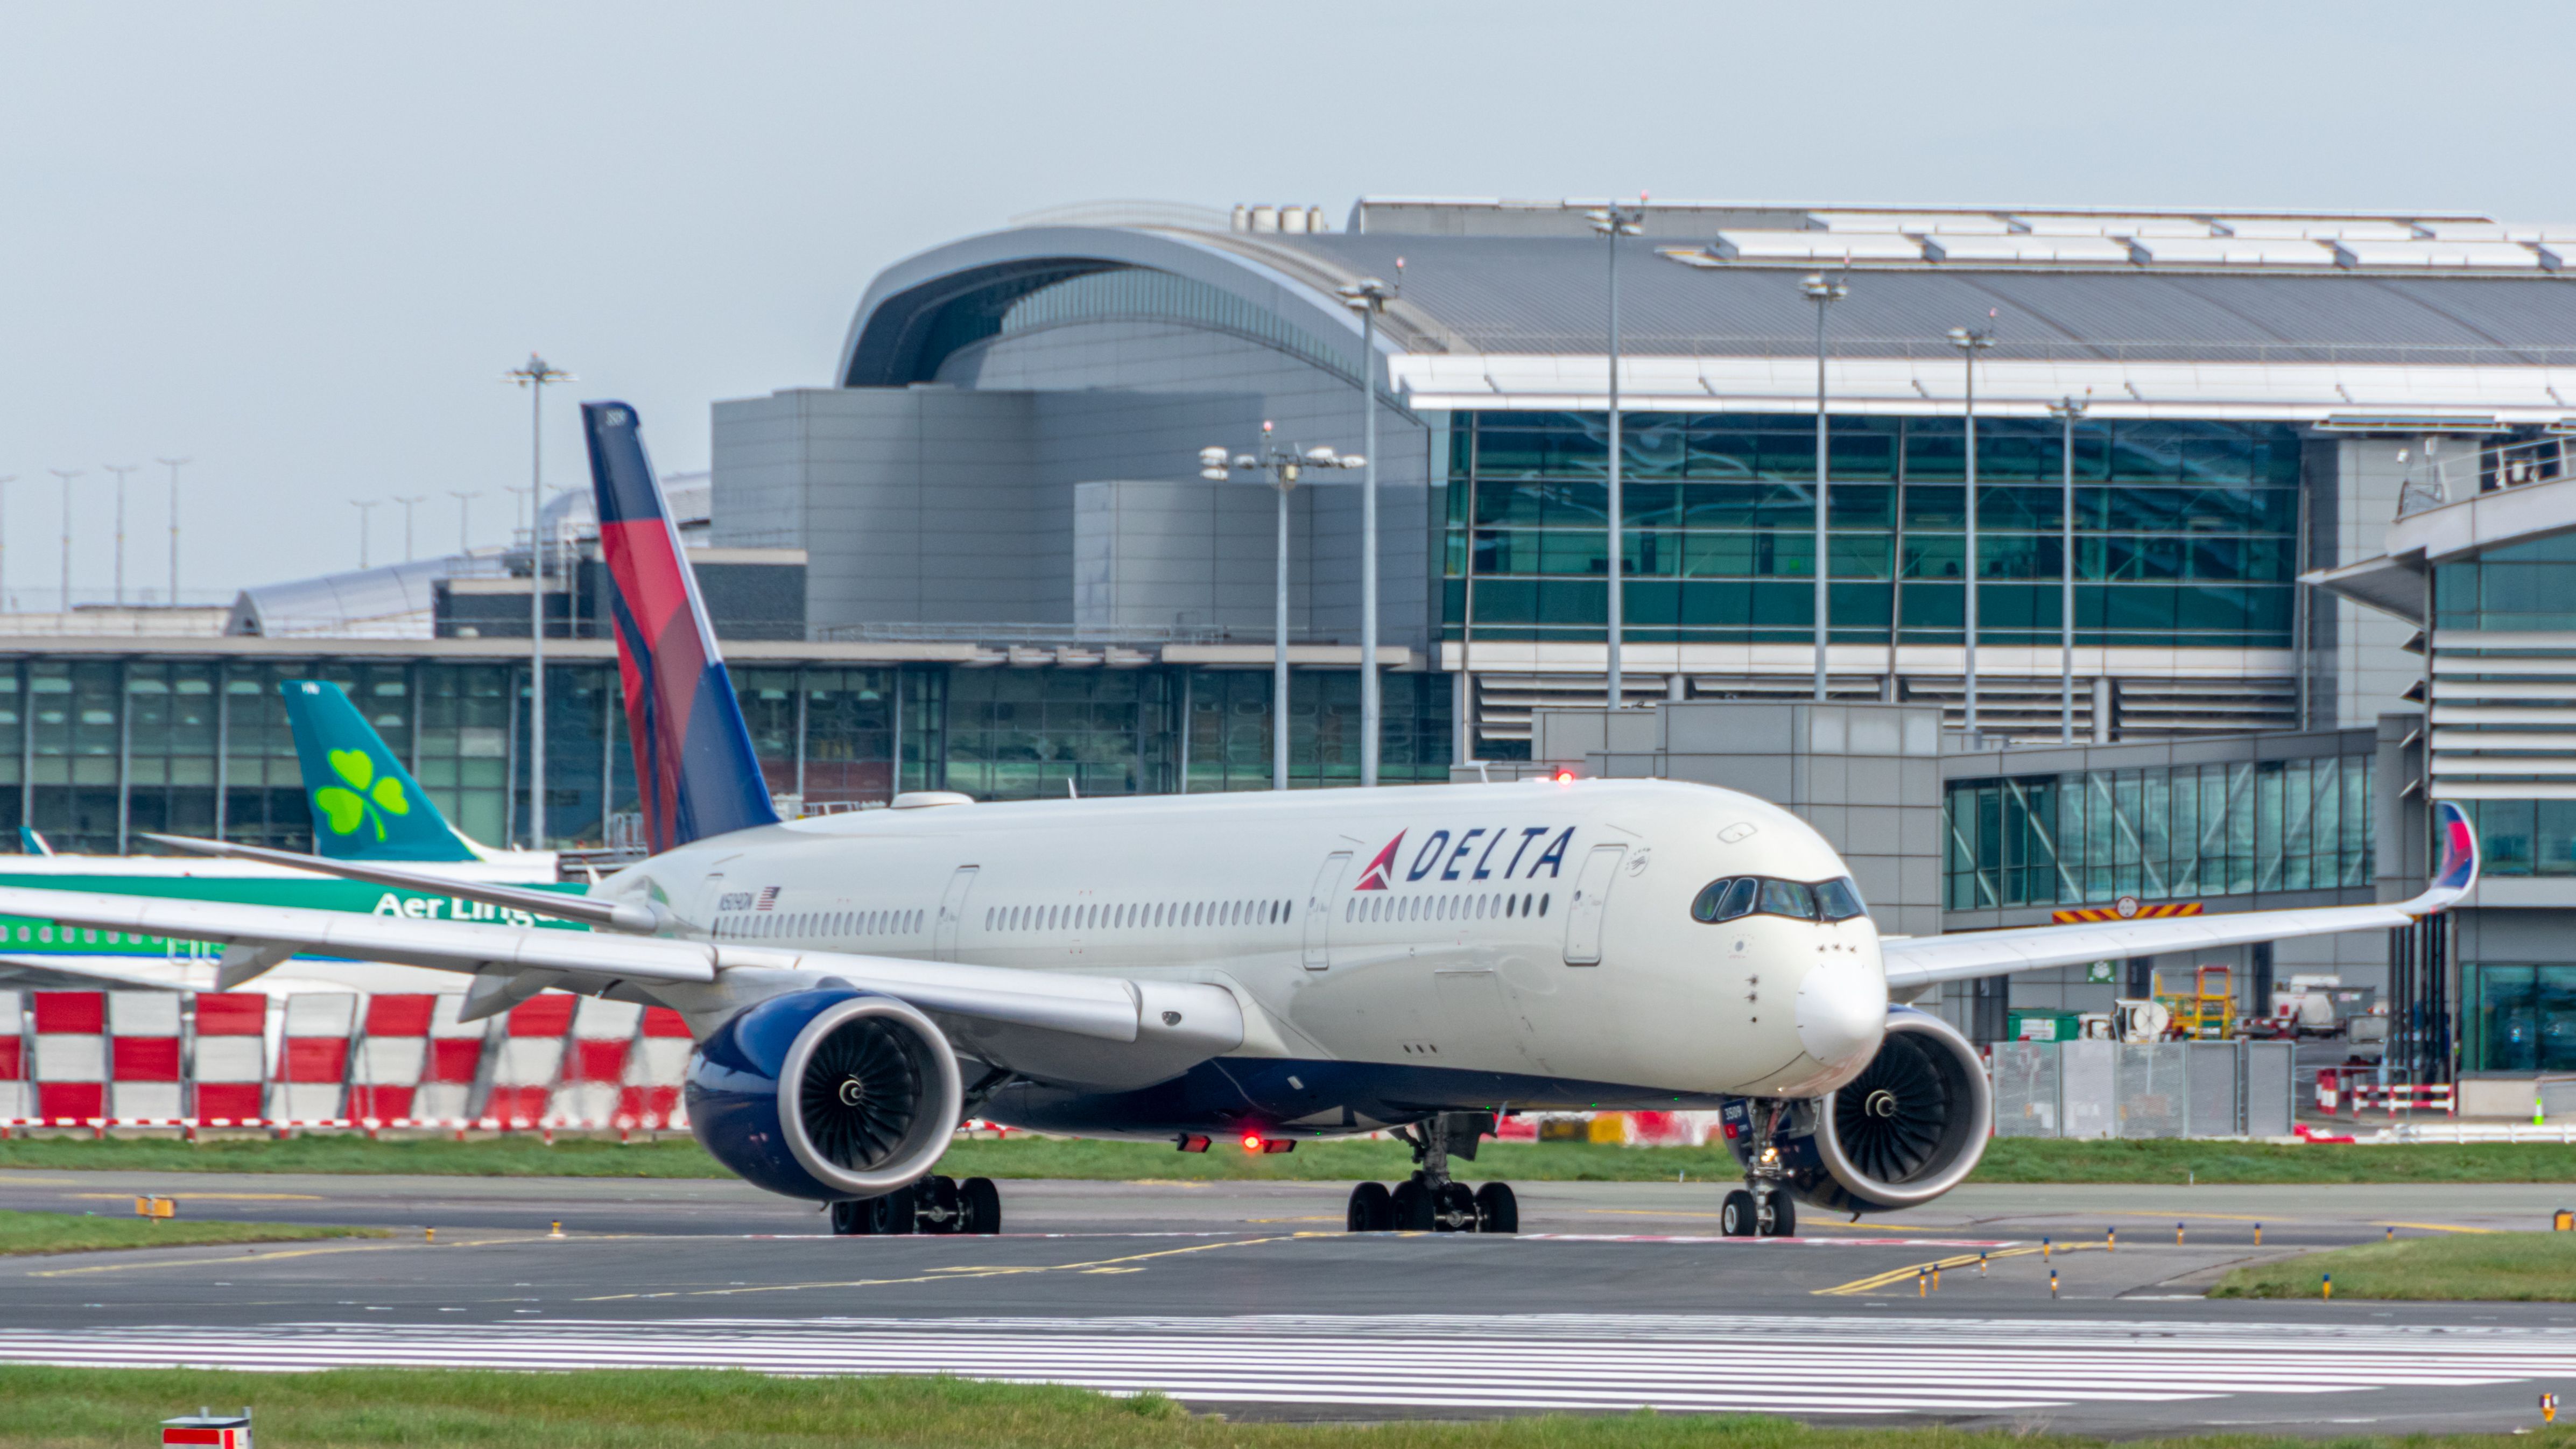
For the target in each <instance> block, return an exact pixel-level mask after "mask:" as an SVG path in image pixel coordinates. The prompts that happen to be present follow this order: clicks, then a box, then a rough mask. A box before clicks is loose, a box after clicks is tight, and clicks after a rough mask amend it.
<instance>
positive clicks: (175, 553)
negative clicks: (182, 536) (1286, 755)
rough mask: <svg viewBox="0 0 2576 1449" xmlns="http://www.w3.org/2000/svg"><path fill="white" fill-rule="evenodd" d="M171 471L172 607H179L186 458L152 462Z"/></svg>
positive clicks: (159, 459)
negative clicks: (182, 473) (181, 495)
mask: <svg viewBox="0 0 2576 1449" xmlns="http://www.w3.org/2000/svg"><path fill="white" fill-rule="evenodd" d="M152 461H153V462H155V463H158V464H160V465H161V466H162V467H164V468H167V469H169V470H170V607H171V608H174V609H175V608H177V607H179V465H180V464H182V463H186V462H188V461H189V460H188V459H186V458H155V459H153V460H152Z"/></svg>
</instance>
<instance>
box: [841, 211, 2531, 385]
mask: <svg viewBox="0 0 2576 1449" xmlns="http://www.w3.org/2000/svg"><path fill="white" fill-rule="evenodd" d="M1621 246H1622V248H1623V250H1622V252H1621V258H1620V261H1621V267H1620V288H1621V293H1622V303H1621V305H1622V311H1623V313H1624V326H1623V334H1624V335H1623V343H1624V346H1625V348H1626V350H1628V351H1629V352H1631V353H1634V354H1637V355H1639V356H1653V355H1700V356H1712V355H1724V356H1808V355H1812V353H1813V350H1814V346H1815V331H1814V328H1815V312H1814V308H1813V304H1811V303H1809V302H1808V301H1807V300H1806V299H1805V297H1804V296H1803V295H1801V294H1800V292H1799V290H1798V287H1797V283H1796V279H1797V277H1798V276H1799V275H1802V274H1803V269H1795V268H1781V267H1772V266H1738V267H1712V266H1691V265H1683V264H1681V263H1679V262H1677V261H1674V260H1672V259H1671V258H1669V257H1667V256H1664V255H1662V254H1661V253H1662V251H1664V250H1665V249H1666V248H1667V247H1668V246H1669V243H1660V242H1657V241H1655V240H1653V239H1651V238H1639V239H1629V240H1626V241H1623V242H1622V243H1621ZM1398 258H1402V259H1403V260H1404V262H1405V263H1406V265H1405V267H1404V269H1403V272H1402V277H1403V285H1404V299H1403V301H1402V303H1400V304H1399V306H1398V307H1397V308H1396V309H1394V311H1393V313H1392V314H1391V315H1390V318H1389V325H1388V327H1387V329H1386V331H1387V333H1388V338H1389V344H1390V349H1391V350H1395V351H1412V352H1429V353H1459V352H1476V353H1497V352H1499V353H1515V354H1533V353H1536V354H1547V353H1559V354H1569V355H1584V356H1598V355H1599V354H1600V353H1601V352H1602V350H1603V348H1604V337H1603V334H1604V319H1605V317H1606V314H1607V309H1608V296H1607V292H1608V278H1607V268H1606V266H1605V265H1604V257H1603V244H1602V243H1601V242H1599V241H1597V240H1592V239H1585V238H1569V237H1513V236H1467V237H1447V236H1389V235H1353V234H1327V235H1305V236H1293V235H1284V234H1264V235H1252V234H1244V233H1230V232H1197V231H1184V230H1144V229H1127V228H1114V227H1031V228H1023V229H1019V230H1012V231H1002V232H994V233H990V234H987V235H984V236H978V237H971V238H968V239H966V240H964V241H960V242H955V243H952V244H949V245H946V246H942V247H937V248H934V249H932V250H930V251H927V252H923V253H920V254H919V255H917V256H914V257H911V258H908V259H906V260H905V261H903V262H900V263H898V264H896V265H895V266H893V267H890V268H888V269H887V270H886V271H885V273H884V274H882V275H881V276H879V277H878V278H877V279H876V281H875V283H874V285H872V286H871V287H870V288H869V290H868V294H867V297H866V299H865V301H863V302H862V303H861V305H860V308H859V311H858V314H857V316H856V317H855V318H854V319H853V321H852V323H851V327H850V331H849V334H848V338H847V341H846V342H845V344H844V347H843V349H842V358H841V367H840V370H839V374H838V380H839V381H840V382H841V383H843V384H844V385H860V386H864V385H880V386H882V385H889V384H900V383H904V382H914V381H921V380H925V379H926V378H927V377H928V376H929V375H930V372H931V371H932V370H933V369H935V364H936V359H935V358H928V357H925V349H926V348H928V347H929V346H930V345H931V343H932V342H933V335H932V334H933V331H934V329H935V327H936V324H937V322H938V319H939V317H940V316H941V313H942V309H943V308H945V307H946V306H947V305H948V304H950V303H954V302H958V301H960V300H961V299H968V298H975V297H983V298H994V297H1005V298H1006V297H1008V296H1012V295H1018V294H1020V293H1023V292H1026V291H1029V290H1034V289H1035V288H1037V287H1039V286H1043V285H1046V284H1047V283H1048V282H1051V281H1056V280H1060V279H1063V278H1066V277H1071V276H1077V275H1080V274H1082V273H1084V272H1089V271H1098V270H1104V269H1110V268H1118V267H1141V268H1147V269H1152V270H1157V271H1163V272H1169V273H1173V274H1175V275H1178V276H1183V277H1188V278H1191V279H1193V280H1197V281H1200V282H1204V283H1207V284H1209V285H1212V286H1215V287H1218V288H1221V289H1223V290H1225V291H1228V292H1230V293H1233V294H1235V295H1237V296H1241V297H1243V298H1244V299H1245V300H1247V301H1250V302H1253V303H1255V304H1256V305H1259V306H1263V307H1267V308H1270V309H1272V310H1274V311H1276V312H1279V313H1281V314H1282V315H1285V316H1289V317H1291V318H1293V319H1294V320H1296V321H1297V322H1299V323H1300V324H1302V325H1303V326H1305V327H1307V328H1308V329H1310V330H1313V331H1316V332H1318V333H1321V334H1323V335H1326V336H1330V337H1335V338H1341V337H1350V338H1351V339H1352V340H1353V342H1356V333H1357V331H1358V328H1357V325H1356V323H1355V321H1354V320H1353V319H1352V318H1351V316H1350V315H1349V314H1348V313H1347V312H1346V311H1345V309H1343V308H1342V307H1341V306H1340V304H1339V302H1338V300H1337V299H1335V298H1334V297H1333V296H1332V291H1333V289H1334V288H1335V287H1338V286H1340V285H1342V284H1343V283H1346V282H1349V281H1352V280H1355V279H1357V278H1359V277H1362V276H1378V277H1393V276H1395V275H1397V272H1396V262H1397V259H1398ZM1851 283H1852V286H1851V294H1850V296H1848V297H1847V298H1845V299H1844V300H1843V301H1842V302H1840V303H1838V304H1837V305H1836V306H1835V308H1834V310H1833V315H1832V337H1833V349H1834V352H1835V354H1836V355H1837V356H1844V357H1929V356H1944V357H1946V356H1950V355H1951V353H1950V349H1949V346H1948V344H1947V343H1946V342H1945V341H1944V340H1943V335H1944V334H1945V333H1946V332H1947V331H1948V330H1949V329H1950V328H1951V327H1954V326H1960V325H1975V324H1980V323H1985V322H1987V319H1988V313H1989V312H1990V311H1991V313H1992V314H1993V316H1992V320H1991V325H1992V326H1993V328H1994V330H1995V332H1996V334H1997V347H1996V349H1995V351H1994V352H1993V353H1992V354H1990V355H1991V356H1992V357H1994V358H1995V359H1996V360H1999V361H2000V360H2008V359H2013V358H2023V359H2045V360H2055V361H2112V360H2119V361H2159V362H2191V361H2211V362H2264V363H2381V364H2409V363H2412V364H2430V365H2449V366H2499V365H2501V366H2551V365H2555V366H2568V365H2576V277H2566V276H2562V275H2558V274H2534V275H2513V276H2477V275H2392V274H2388V273H2380V272H2330V273H2323V274H2300V275H2279V274H2242V273H2240V274H2227V273H2223V272H2211V271H2190V270H2150V269H2144V268H2128V269H2118V268H2061V269H2050V268H2039V267H2010V268H2002V267H1999V268H1992V269H1975V268H1965V267H1944V268H1930V267H1921V268H1908V269H1871V270H1864V271H1860V272H1856V273H1854V274H1853V276H1852V278H1851ZM1354 350H1356V349H1354Z"/></svg>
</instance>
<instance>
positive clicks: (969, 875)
mask: <svg viewBox="0 0 2576 1449" xmlns="http://www.w3.org/2000/svg"><path fill="white" fill-rule="evenodd" d="M979 869H981V867H979V866H972V865H961V866H959V867H957V873H956V874H955V875H952V876H950V877H949V878H948V894H947V895H946V896H944V897H942V898H941V899H940V902H939V921H938V923H937V925H936V926H934V927H933V928H932V932H931V937H930V955H931V958H932V959H933V960H938V961H954V960H956V959H957V927H958V924H959V923H960V922H962V921H964V920H965V919H966V897H967V896H968V895H969V894H971V893H972V892H973V891H974V889H975V872H976V871H977V870H979Z"/></svg>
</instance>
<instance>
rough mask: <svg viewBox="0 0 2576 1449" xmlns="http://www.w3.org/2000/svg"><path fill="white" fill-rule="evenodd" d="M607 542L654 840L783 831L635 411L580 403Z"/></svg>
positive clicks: (661, 843) (649, 833) (639, 775)
mask: <svg viewBox="0 0 2576 1449" xmlns="http://www.w3.org/2000/svg"><path fill="white" fill-rule="evenodd" d="M581 426H582V436H583V438H584V439H585V440H586V441H587V442H588V443H589V445H590V479H591V483H592V486H593V487H595V488H596V489H597V490H598V494H599V546H600V553H601V555H602V556H603V557H604V558H605V559H606V560H607V562H608V576H609V579H610V581H611V582H612V583H613V584H614V585H615V598H614V600H613V601H612V606H611V612H612V615H613V617H614V618H615V620H616V624H617V668H618V673H619V674H620V676H621V677H622V678H623V679H624V681H625V685H626V728H627V731H628V733H629V734H630V736H631V737H632V739H633V743H634V749H635V786H636V794H637V795H638V796H639V797H641V799H642V803H643V814H644V839H645V843H646V844H647V845H648V846H650V847H651V849H652V850H653V851H654V852H656V853H659V852H661V851H665V850H669V849H671V848H672V847H674V846H679V845H686V844H688V843H689V842H690V841H693V840H702V839H704V838H706V837H707V836H710V835H722V834H725V833H726V832H728V831H734V830H745V829H748V828H750V827H752V826H755V825H775V824H777V823H778V812H777V810H776V809H775V808H773V807H772V806H771V805H770V803H769V787H768V785H767V784H766V783H765V782H764V781H763V780H762V779H761V775H760V761H759V758H758V757H757V756H755V755H754V754H753V753H752V749H751V731H750V730H749V729H748V728H747V727H745V726H744V724H743V719H742V707H741V706H740V705H739V704H738V703H737V702H736V701H735V699H734V693H733V680H732V678H731V676H729V675H727V674H726V673H725V666H724V656H723V655H722V654H721V653H720V652H718V650H717V648H716V631H715V628H714V626H713V625H711V624H709V623H708V622H707V610H706V605H705V603H704V602H703V601H702V600H701V599H700V598H699V597H698V583H697V579H696V577H695V576H694V575H693V574H691V573H690V572H689V561H688V557H687V555H686V554H684V553H683V552H682V551H681V547H680V530H679V527H678V525H677V524H675V523H674V522H672V519H671V510H670V507H669V505H668V504H667V502H666V501H665V500H664V499H663V497H662V485H661V483H660V482H659V480H657V479H656V478H655V477H654V476H653V467H652V465H651V464H650V463H649V462H647V461H646V459H645V456H644V439H643V436H642V433H641V431H640V424H639V423H638V422H637V420H636V417H635V410H634V409H633V408H631V407H628V406H627V405H626V404H624V403H622V402H594V403H583V404H582V405H581Z"/></svg>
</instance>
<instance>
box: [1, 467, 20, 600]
mask: <svg viewBox="0 0 2576 1449" xmlns="http://www.w3.org/2000/svg"><path fill="white" fill-rule="evenodd" d="M17 481H18V475H17V474H15V473H0V613H10V612H14V611H12V610H11V609H10V608H9V485H10V484H12V483H15V482H17Z"/></svg>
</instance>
